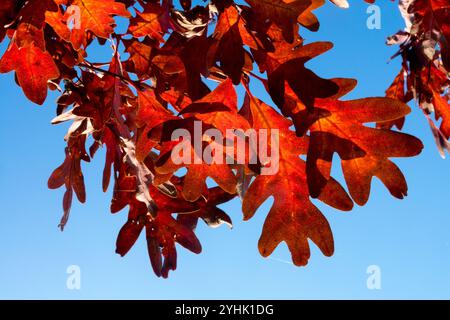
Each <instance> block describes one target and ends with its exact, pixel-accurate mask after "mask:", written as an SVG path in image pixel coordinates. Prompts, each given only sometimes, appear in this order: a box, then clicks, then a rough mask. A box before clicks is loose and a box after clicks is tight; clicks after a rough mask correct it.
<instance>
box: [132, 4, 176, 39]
mask: <svg viewBox="0 0 450 320" xmlns="http://www.w3.org/2000/svg"><path fill="white" fill-rule="evenodd" d="M169 27H170V18H169V13H168V11H167V9H165V8H163V7H161V6H160V5H158V4H155V3H151V2H149V3H147V4H146V5H145V7H144V11H143V12H138V13H137V17H135V18H132V19H131V21H130V27H129V32H130V33H131V34H132V35H133V36H134V37H137V38H139V37H144V36H149V37H150V38H152V39H155V40H158V41H159V42H164V38H163V36H164V34H165V33H166V32H167V31H168V29H169Z"/></svg>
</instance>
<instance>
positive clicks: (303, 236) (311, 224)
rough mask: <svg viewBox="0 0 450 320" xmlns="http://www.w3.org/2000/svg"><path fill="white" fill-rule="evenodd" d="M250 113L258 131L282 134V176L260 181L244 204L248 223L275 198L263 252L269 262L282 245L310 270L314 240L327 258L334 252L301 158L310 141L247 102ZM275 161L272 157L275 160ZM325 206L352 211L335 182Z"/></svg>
mask: <svg viewBox="0 0 450 320" xmlns="http://www.w3.org/2000/svg"><path fill="white" fill-rule="evenodd" d="M244 108H248V109H249V110H248V111H247V112H248V113H249V116H250V117H251V119H252V125H253V127H254V128H257V129H267V130H273V129H277V130H279V137H278V141H279V144H280V145H279V146H278V147H279V150H280V155H279V163H278V164H274V163H271V165H272V166H273V165H279V170H278V172H276V173H273V174H271V175H261V176H258V177H257V178H256V179H255V181H254V182H253V183H252V184H251V185H250V187H249V189H248V191H247V193H246V195H245V198H244V200H243V204H242V211H243V212H244V217H245V219H246V220H248V219H250V218H251V217H252V216H253V215H254V214H255V212H256V210H257V208H258V207H259V206H260V205H261V204H262V203H263V202H264V201H265V200H266V199H267V198H268V197H270V196H273V197H274V203H273V206H272V208H271V210H270V212H269V215H268V216H267V219H266V222H265V223H264V228H263V232H262V236H261V238H260V240H259V245H258V246H259V251H260V253H261V254H262V255H263V256H264V257H267V256H269V255H270V254H271V253H272V252H273V251H274V249H275V248H276V247H277V246H278V244H279V243H281V242H282V241H285V242H286V243H287V245H288V247H289V250H290V251H291V254H292V259H293V262H294V264H295V265H298V266H303V265H306V264H307V262H308V259H309V256H310V249H309V244H308V239H311V240H312V241H313V242H314V243H315V244H316V245H317V246H318V247H319V248H320V249H321V251H322V253H323V254H324V255H326V256H331V255H332V254H333V252H334V242H333V236H332V232H331V229H330V226H329V224H328V222H327V220H326V219H325V217H324V216H323V215H322V213H321V212H320V211H319V209H317V207H316V206H315V205H314V204H313V203H312V202H311V200H310V196H309V191H308V185H307V182H306V180H307V176H306V164H305V162H304V161H303V160H301V159H300V155H301V154H304V153H306V150H307V146H308V139H307V138H298V137H297V136H296V135H295V133H294V132H292V131H290V129H289V127H290V126H291V123H290V121H288V120H286V119H285V118H283V117H282V116H281V115H280V114H278V113H277V112H276V111H275V110H273V109H272V108H271V107H269V106H268V105H266V104H264V103H263V102H262V101H260V100H257V99H256V98H254V97H252V96H247V97H246V102H245V107H244ZM272 157H273V155H272ZM321 200H323V201H324V202H326V203H328V204H330V205H332V206H335V207H337V208H339V209H341V210H350V209H351V208H352V206H353V203H352V201H351V200H350V198H349V197H348V196H347V194H346V192H345V191H344V189H343V188H342V187H341V186H340V185H339V184H338V183H337V182H336V181H335V180H330V182H329V183H328V184H327V188H326V190H325V191H324V192H323V194H322V197H321Z"/></svg>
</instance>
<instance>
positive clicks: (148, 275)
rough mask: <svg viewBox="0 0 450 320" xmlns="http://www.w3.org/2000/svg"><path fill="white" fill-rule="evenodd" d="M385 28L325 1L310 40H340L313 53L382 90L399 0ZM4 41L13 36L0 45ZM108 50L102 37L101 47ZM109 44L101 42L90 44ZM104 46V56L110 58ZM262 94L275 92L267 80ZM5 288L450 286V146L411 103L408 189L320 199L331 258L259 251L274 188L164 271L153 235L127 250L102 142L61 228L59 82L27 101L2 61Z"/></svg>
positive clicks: (138, 294) (371, 91)
mask: <svg viewBox="0 0 450 320" xmlns="http://www.w3.org/2000/svg"><path fill="white" fill-rule="evenodd" d="M380 7H381V14H382V26H381V29H380V30H369V29H368V28H367V27H366V20H367V18H368V14H367V13H366V8H367V5H366V4H365V3H363V1H360V0H358V1H351V8H350V9H348V10H341V9H338V8H335V7H333V6H332V5H328V4H327V5H326V6H324V7H323V8H321V9H320V10H318V11H317V15H318V16H319V18H320V21H321V24H322V26H321V29H320V30H319V32H318V33H315V34H312V33H305V38H306V41H308V42H310V41H315V40H329V41H333V42H334V44H335V47H334V49H333V50H331V51H329V52H328V53H326V54H324V55H322V56H320V57H318V58H316V59H315V60H314V61H312V62H311V63H309V66H310V67H311V68H312V69H313V70H315V71H316V72H317V73H318V74H319V75H321V76H323V77H351V78H356V79H358V81H359V85H358V87H357V89H356V90H355V91H353V92H352V93H351V94H350V95H349V96H348V98H358V97H367V96H381V95H383V94H384V90H385V89H386V87H387V86H388V85H389V84H390V83H391V81H392V79H393V78H394V76H395V74H396V73H397V72H398V69H399V61H393V62H391V63H389V64H388V63H387V61H388V59H389V57H390V56H391V55H392V54H393V53H394V51H395V48H389V47H387V46H385V44H384V41H385V38H386V37H387V36H388V35H390V34H392V33H395V32H396V31H397V30H398V29H400V28H402V21H401V18H400V16H399V14H398V12H397V8H396V5H395V4H394V3H391V2H390V1H389V2H388V1H386V2H380ZM0 49H1V51H2V52H3V51H4V50H5V44H4V43H3V44H2V45H1V46H0ZM102 52H107V51H102ZM94 53H95V54H96V55H98V56H101V55H103V57H107V56H105V55H104V54H103V53H101V54H100V51H98V52H94ZM104 60H105V59H104V58H103V59H101V61H104ZM260 96H262V97H263V98H264V99H265V100H266V101H269V100H267V96H265V95H263V93H262V92H261V93H260ZM0 97H1V100H0V101H1V102H0V104H1V108H0V118H1V119H3V121H2V123H1V125H0V136H1V137H2V141H1V142H2V145H1V147H2V161H1V162H0V190H1V192H0V250H1V260H0V261H1V262H0V298H3V299H29V298H33V299H35V298H37V299H94V298H95V299H104V298H109V299H227V298H228V299H251V298H255V299H321V298H336V299H346V298H355V299H392V298H401V299H410V298H412V299H415V298H425V299H428V298H438V299H439V298H447V299H449V298H450V233H449V232H448V230H449V229H450V202H449V201H448V199H447V196H448V191H447V190H448V181H450V170H449V167H450V159H448V160H442V159H441V158H440V157H439V155H438V152H437V150H436V147H435V145H434V141H433V139H432V136H431V133H430V132H429V129H428V126H427V123H426V120H425V119H424V118H423V116H422V115H421V112H420V111H419V110H417V109H416V108H413V113H412V114H411V115H410V116H409V117H408V119H407V123H406V126H405V131H406V132H408V133H412V134H414V135H416V136H418V137H419V138H420V139H422V141H423V142H424V144H425V149H424V151H423V153H422V154H421V155H420V156H418V157H416V158H410V159H400V160H396V163H397V164H399V165H400V167H401V169H402V170H403V172H404V173H405V175H406V177H407V180H408V183H409V196H408V197H407V198H406V199H405V200H402V201H399V200H396V199H394V198H392V197H391V196H390V195H389V193H388V192H387V190H386V189H385V188H384V187H383V186H382V185H381V183H380V182H379V181H377V180H376V181H374V182H373V185H372V186H373V190H372V193H371V198H370V201H369V203H368V204H367V205H366V206H365V207H362V208H360V207H357V208H355V209H354V210H353V211H352V212H350V213H343V212H338V211H336V210H334V209H332V208H329V207H326V206H325V205H319V206H320V208H321V209H323V213H324V214H325V215H326V217H327V218H328V220H329V221H330V224H331V227H332V229H333V232H334V237H335V247H336V250H335V254H334V256H333V257H332V258H326V257H324V256H322V254H321V253H320V252H319V251H318V249H317V248H316V247H314V246H312V257H311V259H310V263H309V264H308V266H307V267H306V268H297V267H294V266H293V265H291V264H290V263H289V261H290V255H289V252H288V250H287V248H286V246H285V245H284V244H283V245H281V246H280V247H279V248H278V249H277V250H276V251H275V252H274V254H273V255H272V258H269V259H264V258H262V257H261V256H260V255H259V253H258V250H257V242H258V239H259V235H260V232H261V229H262V224H263V221H264V218H265V215H266V214H267V212H268V209H269V208H270V205H271V203H272V202H271V200H269V201H267V202H266V203H265V204H264V205H263V206H262V207H261V208H260V209H259V210H258V212H257V214H256V216H255V217H254V218H253V219H252V220H251V221H249V222H243V221H242V214H241V209H240V203H239V201H238V200H235V201H233V202H232V203H229V204H226V205H224V206H223V208H224V209H225V210H226V211H227V212H228V213H229V214H230V215H231V217H232V218H233V221H234V229H232V230H229V229H228V228H226V227H225V226H223V227H221V228H219V229H208V228H207V227H206V226H204V225H203V224H201V225H200V226H199V228H198V231H197V234H198V237H199V239H200V240H201V242H202V245H203V252H202V253H201V254H200V255H194V254H192V253H190V252H187V251H186V250H184V249H179V250H178V253H179V256H178V257H179V260H178V261H179V266H178V270H177V271H176V272H173V273H171V275H170V278H169V279H168V280H163V279H159V278H156V277H155V276H154V275H153V272H152V270H151V267H150V264H149V261H148V256H147V252H146V247H145V239H144V237H142V238H140V239H139V241H138V243H137V244H136V245H135V247H134V248H133V249H132V251H131V252H130V253H129V254H128V255H127V256H126V257H125V258H121V257H119V256H118V255H116V254H115V253H114V250H115V240H116V236H117V233H118V231H119V230H120V228H121V226H122V224H123V223H124V222H125V220H126V212H125V211H122V212H121V213H120V214H117V215H111V214H110V213H109V203H110V199H111V192H110V191H109V192H107V193H106V194H104V193H103V192H102V191H101V172H102V168H103V163H104V152H103V151H102V152H100V153H98V154H97V156H96V158H95V159H94V160H93V162H92V163H90V164H88V165H85V166H84V174H85V179H86V189H87V193H88V201H87V203H86V204H85V205H79V204H78V203H77V202H74V206H73V208H72V215H71V219H70V221H69V225H68V226H67V228H66V230H65V231H64V232H63V233H61V232H60V231H59V229H58V228H57V225H58V222H59V218H60V215H61V201H62V193H63V190H58V191H51V190H48V189H47V187H46V183H47V179H48V176H49V175H50V173H51V172H52V170H53V169H54V168H56V167H57V166H58V165H59V164H60V163H61V162H62V160H63V157H64V146H65V144H64V141H63V137H64V135H65V131H66V130H67V126H65V125H62V126H61V125H60V126H51V125H50V121H51V119H52V118H53V117H54V115H55V99H56V97H57V96H56V95H55V94H50V96H49V98H48V99H47V101H46V103H45V104H44V106H36V105H33V104H32V103H30V102H29V101H28V100H27V99H26V98H25V97H24V95H23V93H22V91H21V90H20V88H19V87H17V86H16V85H15V84H14V76H13V74H12V73H10V74H6V75H0ZM70 265H77V266H79V267H80V269H81V289H80V290H69V289H68V288H67V286H66V280H67V277H68V274H67V273H66V269H67V267H68V266H70ZM370 265H377V266H379V267H380V270H381V285H382V287H381V290H369V289H368V288H367V286H366V280H367V277H368V275H367V274H366V269H367V267H368V266H370Z"/></svg>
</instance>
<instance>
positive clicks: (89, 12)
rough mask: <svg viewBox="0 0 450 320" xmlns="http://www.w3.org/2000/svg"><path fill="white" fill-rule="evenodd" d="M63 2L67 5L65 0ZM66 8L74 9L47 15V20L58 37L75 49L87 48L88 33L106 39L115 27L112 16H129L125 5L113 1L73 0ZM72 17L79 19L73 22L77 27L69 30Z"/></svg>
mask: <svg viewBox="0 0 450 320" xmlns="http://www.w3.org/2000/svg"><path fill="white" fill-rule="evenodd" d="M65 2H66V3H67V0H66V1H65ZM68 8H76V9H73V10H67V11H66V12H65V13H64V14H62V13H60V12H58V13H50V14H49V13H47V17H48V18H47V19H48V23H49V24H50V25H51V26H52V27H53V28H54V29H55V31H56V32H57V33H58V34H59V35H60V37H61V38H63V39H64V40H66V41H68V42H70V43H72V46H73V47H74V48H75V49H79V48H81V47H86V46H87V44H88V35H87V33H88V32H92V33H93V34H95V35H96V36H97V37H99V38H102V39H108V38H109V36H110V35H111V34H112V33H113V32H114V28H115V26H116V23H115V21H114V18H113V17H114V16H121V17H130V16H131V14H130V13H129V12H128V10H127V9H126V7H125V5H124V4H123V3H120V2H117V1H115V0H105V1H95V0H73V1H72V2H71V5H70V6H69V7H68ZM78 13H79V17H78V16H77V14H78ZM55 15H56V16H55ZM74 17H75V18H77V19H78V18H79V21H75V23H79V25H75V26H73V28H72V29H69V22H71V21H73V20H72V19H74ZM50 19H51V20H50Z"/></svg>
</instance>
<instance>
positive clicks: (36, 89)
mask: <svg viewBox="0 0 450 320" xmlns="http://www.w3.org/2000/svg"><path fill="white" fill-rule="evenodd" d="M13 70H15V71H16V75H17V80H18V82H19V85H20V86H21V87H22V89H23V91H24V93H25V95H26V96H27V98H28V99H30V100H31V101H33V102H34V103H37V104H43V103H44V101H45V99H46V98H47V83H48V81H49V80H52V79H56V78H58V77H59V71H58V68H57V67H56V65H55V63H54V62H53V59H52V57H51V56H50V54H49V53H48V52H46V51H42V50H41V49H40V48H38V47H36V46H35V45H34V44H33V43H32V44H31V45H30V46H27V47H22V48H18V47H17V45H16V44H15V43H12V44H11V46H10V47H9V48H8V50H7V51H6V52H5V54H4V55H3V57H2V59H1V60H0V73H6V72H11V71H13Z"/></svg>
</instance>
